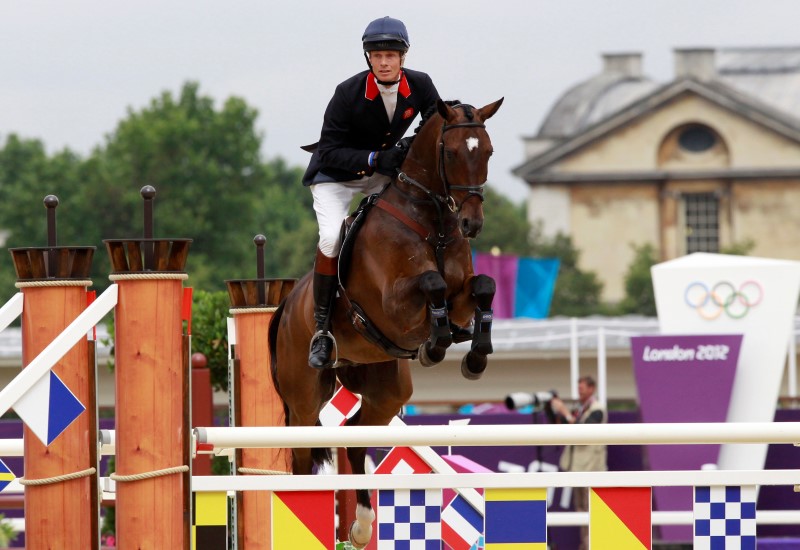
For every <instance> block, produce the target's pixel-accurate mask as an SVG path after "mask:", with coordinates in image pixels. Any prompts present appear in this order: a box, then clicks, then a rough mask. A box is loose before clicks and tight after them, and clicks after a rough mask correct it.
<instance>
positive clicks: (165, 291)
mask: <svg viewBox="0 0 800 550" xmlns="http://www.w3.org/2000/svg"><path fill="white" fill-rule="evenodd" d="M142 196H143V197H144V199H145V216H144V218H145V231H144V234H145V238H144V239H131V240H106V241H104V242H105V244H106V249H107V250H108V253H109V256H110V259H111V264H112V267H113V272H112V274H111V276H110V277H109V278H110V279H111V280H112V281H115V282H116V283H117V285H118V286H119V289H118V290H119V292H118V298H117V308H116V311H115V335H116V336H115V350H114V351H115V359H114V360H115V374H116V381H115V384H116V385H115V390H116V406H117V409H116V471H115V473H114V474H112V479H114V480H115V481H116V491H117V495H116V535H117V546H118V547H119V548H123V549H134V550H144V549H150V548H154V549H155V548H169V549H170V550H188V549H189V547H190V534H189V529H190V507H191V504H190V498H189V496H190V490H191V487H190V486H191V477H190V475H191V474H190V465H189V463H190V456H189V454H190V449H189V430H190V428H189V418H190V412H189V384H190V382H189V349H188V345H186V342H187V340H188V337H185V336H184V334H183V315H182V306H183V297H184V289H183V282H182V281H183V280H184V279H186V278H187V276H186V273H185V272H184V266H185V265H186V258H187V257H188V254H189V244H190V242H191V241H190V240H189V239H172V240H167V239H154V238H152V234H153V227H152V225H153V212H152V199H153V197H154V196H155V189H153V188H152V187H150V186H146V187H144V188H142Z"/></svg>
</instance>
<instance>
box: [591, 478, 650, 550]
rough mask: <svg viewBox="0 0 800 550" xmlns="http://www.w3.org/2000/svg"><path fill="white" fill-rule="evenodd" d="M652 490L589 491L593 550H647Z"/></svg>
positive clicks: (610, 488) (613, 488)
mask: <svg viewBox="0 0 800 550" xmlns="http://www.w3.org/2000/svg"><path fill="white" fill-rule="evenodd" d="M651 510H652V489H651V488H650V487H601V488H596V489H590V490H589V546H590V547H591V548H592V550H650V549H651V548H652V547H653V546H652V531H653V526H652V520H651Z"/></svg>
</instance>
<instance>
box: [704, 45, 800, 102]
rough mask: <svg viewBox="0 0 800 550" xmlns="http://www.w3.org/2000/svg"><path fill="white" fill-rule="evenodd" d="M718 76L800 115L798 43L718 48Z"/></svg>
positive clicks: (725, 81) (731, 84)
mask: <svg viewBox="0 0 800 550" xmlns="http://www.w3.org/2000/svg"><path fill="white" fill-rule="evenodd" d="M716 67H717V75H718V76H717V78H718V79H719V80H720V81H722V82H723V83H725V84H727V85H729V86H731V87H732V88H735V89H737V90H739V91H742V92H744V93H747V94H749V95H751V96H753V97H757V98H760V99H761V100H762V101H764V102H765V103H767V104H769V105H771V106H772V107H774V108H776V109H779V110H781V111H784V112H786V113H788V114H791V115H793V117H795V118H797V117H800V46H796V47H786V48H726V49H720V50H717V55H716Z"/></svg>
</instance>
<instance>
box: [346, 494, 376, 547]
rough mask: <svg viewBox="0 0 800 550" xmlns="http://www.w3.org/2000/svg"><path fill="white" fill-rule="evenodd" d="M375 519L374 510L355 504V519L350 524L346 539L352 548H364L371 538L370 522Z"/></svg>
mask: <svg viewBox="0 0 800 550" xmlns="http://www.w3.org/2000/svg"><path fill="white" fill-rule="evenodd" d="M373 521H375V511H374V510H373V509H372V508H367V507H366V506H362V505H361V504H358V505H357V506H356V520H355V521H354V522H353V523H351V524H350V531H349V532H348V537H347V538H348V539H350V544H351V545H352V546H353V548H358V549H359V550H360V549H361V548H364V547H366V546H367V544H369V541H370V539H371V538H372V522H373Z"/></svg>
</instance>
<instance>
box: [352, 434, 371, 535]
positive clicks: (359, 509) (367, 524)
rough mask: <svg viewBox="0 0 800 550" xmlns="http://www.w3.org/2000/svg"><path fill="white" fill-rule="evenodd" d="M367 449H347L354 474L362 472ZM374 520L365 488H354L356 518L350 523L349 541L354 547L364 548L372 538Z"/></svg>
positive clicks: (363, 471) (364, 470) (364, 471)
mask: <svg viewBox="0 0 800 550" xmlns="http://www.w3.org/2000/svg"><path fill="white" fill-rule="evenodd" d="M366 455H367V450H366V449H365V448H363V447H360V448H352V447H348V449H347V459H348V460H349V461H350V467H351V468H352V470H353V473H354V474H364V473H366V469H365V467H364V463H365V459H366ZM374 521H375V510H373V509H372V502H371V500H370V498H369V491H368V490H367V489H356V519H355V521H353V523H352V524H350V535H349V538H350V543H351V544H352V545H353V547H355V548H364V547H365V546H366V545H367V544H369V541H370V539H371V538H372V523H373V522H374Z"/></svg>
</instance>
